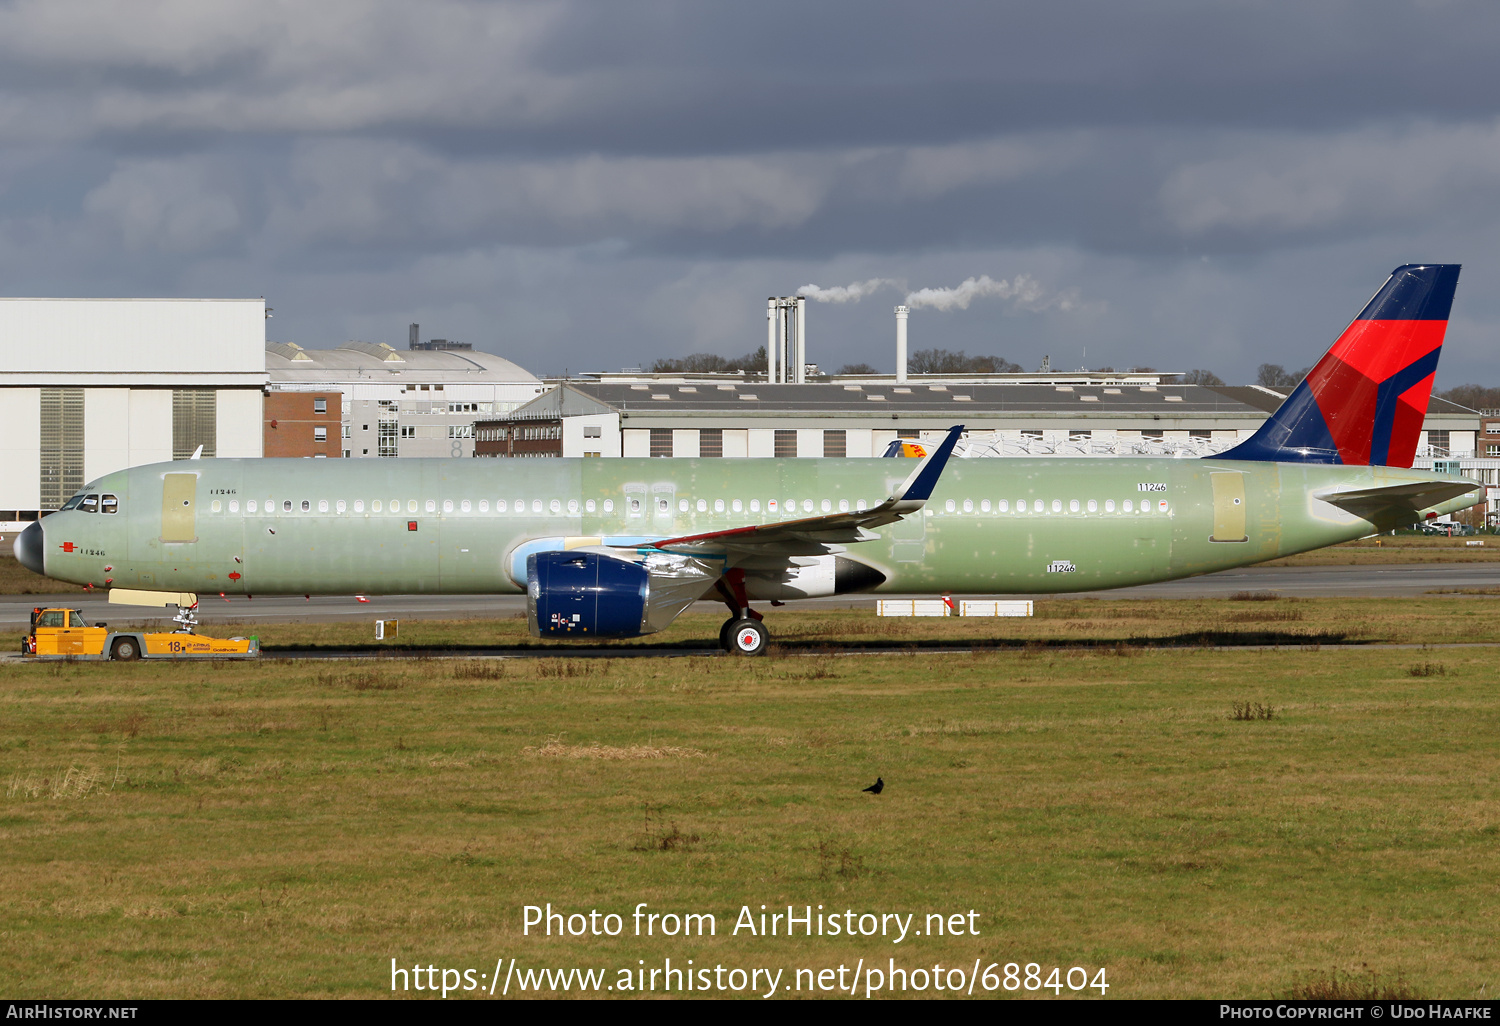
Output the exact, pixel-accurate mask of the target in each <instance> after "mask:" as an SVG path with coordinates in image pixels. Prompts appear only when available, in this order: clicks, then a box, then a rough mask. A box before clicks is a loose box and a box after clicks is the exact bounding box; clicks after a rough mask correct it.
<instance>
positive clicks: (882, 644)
mask: <svg viewBox="0 0 1500 1026" xmlns="http://www.w3.org/2000/svg"><path fill="white" fill-rule="evenodd" d="M205 610H206V612H205V614H204V626H203V628H202V629H203V632H204V633H206V634H211V635H214V636H216V637H228V636H231V635H236V634H239V635H248V634H251V633H254V634H256V635H257V636H258V637H259V638H260V639H261V645H262V650H263V652H265V654H266V655H268V656H272V657H275V656H277V655H278V654H279V653H293V652H304V651H307V650H313V651H316V650H320V649H326V650H337V651H340V652H352V653H354V654H368V655H370V656H371V657H372V658H375V657H379V656H381V655H389V654H403V653H410V652H415V651H420V652H425V653H428V654H434V655H464V654H472V653H475V652H483V651H489V650H493V649H495V648H506V649H515V650H517V651H538V650H550V651H567V650H568V649H569V648H570V647H572V643H571V642H566V641H552V640H548V639H538V638H533V637H531V636H530V635H529V634H528V633H527V628H526V620H525V618H524V617H521V616H515V617H512V618H510V619H505V620H480V619H471V620H404V621H402V622H401V627H400V635H399V637H398V638H396V639H394V640H390V641H385V642H377V641H375V640H374V630H373V625H372V623H371V622H370V621H360V622H352V623H277V624H266V623H249V622H238V621H235V620H232V619H225V620H219V619H215V617H214V613H215V605H214V603H212V602H210V603H208V605H207V606H206V607H205ZM1035 611H1036V615H1035V616H1033V617H1015V618H1012V617H1005V618H986V617H952V618H927V617H915V618H913V617H877V616H875V615H873V612H872V611H870V610H865V609H859V610H839V609H810V610H803V609H797V608H796V607H794V606H789V607H787V608H785V609H779V610H778V609H768V610H767V611H766V624H767V625H768V626H769V628H770V630H771V637H772V639H773V645H775V646H779V647H782V648H785V649H786V650H788V651H789V652H792V653H800V654H805V653H807V652H809V651H811V652H818V651H822V650H825V649H826V650H827V651H829V652H832V651H836V650H837V649H839V648H842V647H846V646H849V645H855V646H858V647H860V648H865V649H875V650H891V651H898V652H905V651H908V650H910V651H913V652H922V651H924V650H926V649H929V648H941V647H951V646H953V645H956V644H958V645H973V644H977V645H985V646H991V647H995V648H1027V647H1030V648H1061V647H1071V646H1077V645H1087V646H1095V647H1098V646H1103V647H1112V646H1125V647H1132V646H1135V647H1139V646H1143V645H1152V646H1177V647H1202V646H1216V645H1223V646H1242V645H1294V646H1299V647H1300V646H1304V645H1322V644H1376V643H1387V644H1454V643H1460V644H1461V643H1465V642H1500V618H1497V616H1496V611H1497V607H1496V606H1495V605H1494V603H1493V602H1492V601H1491V598H1487V597H1483V596H1469V595H1462V596H1460V595H1453V596H1447V595H1444V596H1432V597H1427V598H1423V599H1418V600H1413V599H1406V598H1382V599H1299V598H1282V597H1279V596H1275V595H1272V594H1270V593H1267V592H1243V593H1241V594H1240V595H1238V596H1237V597H1234V598H1229V599H1174V600H1164V599H1043V600H1038V601H1037V602H1036V603H1035ZM122 612H123V610H122ZM723 619H724V617H723V614H721V613H689V614H686V615H684V616H682V617H680V618H679V619H678V620H677V621H676V622H675V623H673V624H672V626H671V627H669V628H668V629H667V630H665V631H662V632H661V633H659V634H652V635H648V636H647V637H644V638H632V639H628V640H621V641H609V642H602V643H599V644H600V645H601V647H603V648H606V649H609V648H618V649H638V648H646V647H649V648H658V649H668V650H670V649H681V650H684V651H694V650H701V649H703V648H705V647H708V648H712V647H713V646H714V644H715V642H714V639H715V638H716V637H717V635H718V631H719V626H720V624H721V623H722V622H723ZM109 623H110V624H111V625H112V626H113V627H116V628H121V627H125V626H128V625H131V624H136V625H141V626H144V625H154V626H155V628H156V629H170V627H171V624H170V622H169V620H168V618H166V617H164V616H158V617H157V618H155V619H153V620H140V621H132V620H128V619H124V618H116V617H115V616H113V615H112V616H111V618H110V620H109ZM20 641H21V634H20V632H19V631H11V632H0V651H15V650H17V649H18V648H19V646H20Z"/></svg>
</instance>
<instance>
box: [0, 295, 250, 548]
mask: <svg viewBox="0 0 1500 1026" xmlns="http://www.w3.org/2000/svg"><path fill="white" fill-rule="evenodd" d="M265 317H266V306H265V301H264V300H263V299H258V298H257V299H0V352H3V353H4V359H3V360H0V530H15V529H16V528H17V527H18V526H20V525H24V524H25V523H27V522H29V521H33V520H36V519H37V518H38V517H39V516H40V515H42V514H43V513H46V512H50V511H52V510H55V509H57V508H58V507H59V506H61V505H62V503H63V502H64V501H65V500H66V499H67V498H68V497H69V496H71V495H72V494H73V493H74V492H75V491H77V490H78V489H79V488H80V487H82V485H83V484H84V482H86V481H91V480H93V479H94V478H97V477H100V476H102V475H104V474H108V473H112V472H114V471H116V470H122V469H124V468H126V467H130V466H135V465H137V464H142V463H154V462H159V461H165V460H172V459H186V458H188V457H190V456H192V455H193V453H194V452H195V451H198V450H199V449H200V447H201V450H202V453H203V455H205V456H259V455H261V434H262V423H261V397H262V391H263V389H264V388H265V385H266V366H265V356H264V346H265Z"/></svg>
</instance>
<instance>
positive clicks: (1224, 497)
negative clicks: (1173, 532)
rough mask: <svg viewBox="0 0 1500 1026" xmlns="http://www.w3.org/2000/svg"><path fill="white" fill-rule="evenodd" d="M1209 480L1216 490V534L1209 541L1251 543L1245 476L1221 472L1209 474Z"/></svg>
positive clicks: (1233, 472)
mask: <svg viewBox="0 0 1500 1026" xmlns="http://www.w3.org/2000/svg"><path fill="white" fill-rule="evenodd" d="M1208 478H1209V480H1210V481H1212V482H1213V490H1214V533H1213V535H1212V536H1211V537H1210V538H1209V539H1208V540H1209V541H1215V542H1242V541H1249V540H1250V539H1249V536H1248V535H1246V534H1245V475H1244V474H1241V473H1237V472H1235V471H1221V472H1217V473H1211V474H1209V475H1208Z"/></svg>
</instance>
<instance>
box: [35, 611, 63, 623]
mask: <svg viewBox="0 0 1500 1026" xmlns="http://www.w3.org/2000/svg"><path fill="white" fill-rule="evenodd" d="M66 617H67V614H66V613H64V612H63V611H62V610H61V609H49V610H48V611H47V612H45V613H43V614H42V615H41V616H39V617H37V618H36V625H37V626H38V627H66V626H67V623H66V622H65V621H66Z"/></svg>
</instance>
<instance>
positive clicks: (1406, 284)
mask: <svg viewBox="0 0 1500 1026" xmlns="http://www.w3.org/2000/svg"><path fill="white" fill-rule="evenodd" d="M1461 266H1462V265H1460V264H1402V265H1401V266H1400V267H1398V268H1396V269H1395V270H1394V271H1392V272H1391V276H1390V279H1389V280H1388V281H1386V283H1385V284H1384V285H1383V286H1381V289H1380V291H1379V292H1377V293H1375V298H1374V299H1372V300H1370V302H1369V303H1368V304H1366V306H1365V308H1364V310H1362V311H1360V315H1359V316H1358V317H1356V318H1355V320H1359V321H1446V320H1447V319H1448V314H1449V312H1450V311H1451V310H1452V309H1453V294H1454V292H1455V291H1456V290H1457V289H1458V272H1459V270H1460V268H1461Z"/></svg>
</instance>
